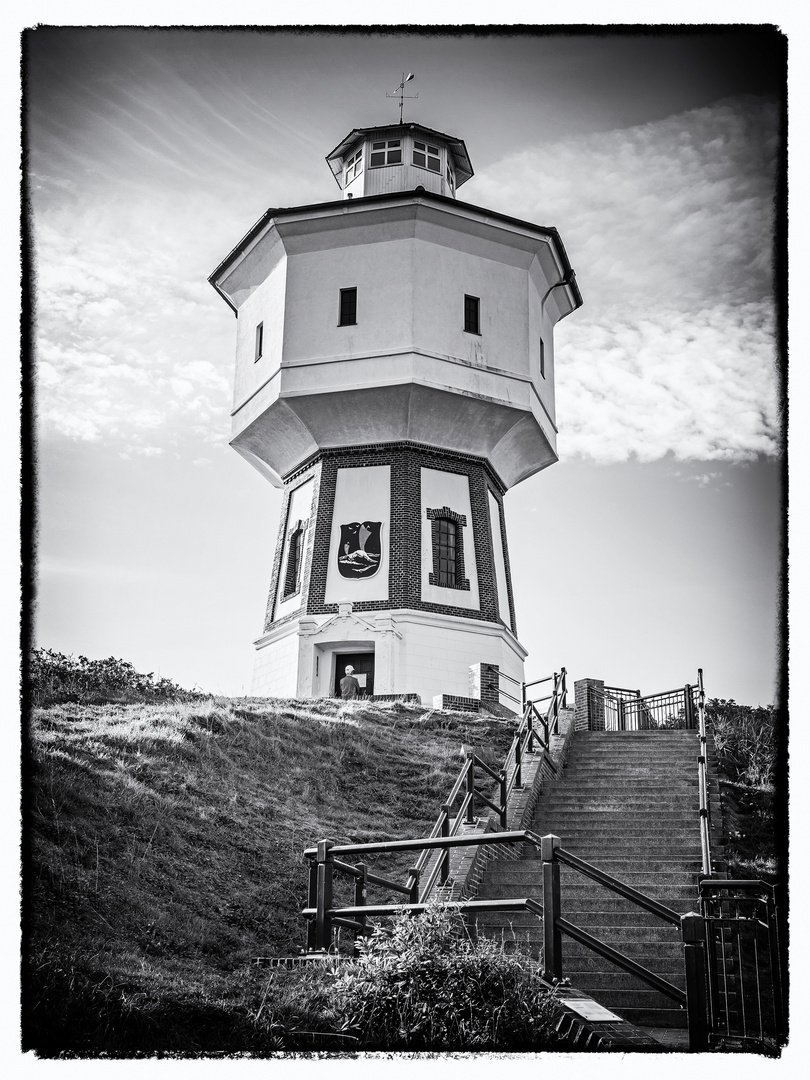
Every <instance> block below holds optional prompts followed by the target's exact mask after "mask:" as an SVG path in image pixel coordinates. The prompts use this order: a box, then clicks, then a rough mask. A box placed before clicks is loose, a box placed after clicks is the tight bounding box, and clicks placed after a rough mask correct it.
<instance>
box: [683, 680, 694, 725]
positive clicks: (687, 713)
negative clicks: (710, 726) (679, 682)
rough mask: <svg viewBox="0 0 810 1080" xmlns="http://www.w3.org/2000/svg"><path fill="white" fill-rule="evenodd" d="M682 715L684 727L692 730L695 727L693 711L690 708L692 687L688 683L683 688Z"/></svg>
mask: <svg viewBox="0 0 810 1080" xmlns="http://www.w3.org/2000/svg"><path fill="white" fill-rule="evenodd" d="M683 715H684V717H685V719H686V726H687V727H688V728H693V727H694V726H695V710H694V709H693V708H692V687H691V686H690V685H689V683H687V684H686V686H684V688H683Z"/></svg>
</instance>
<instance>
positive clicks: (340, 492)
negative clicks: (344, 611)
mask: <svg viewBox="0 0 810 1080" xmlns="http://www.w3.org/2000/svg"><path fill="white" fill-rule="evenodd" d="M390 519H391V467H390V465H367V466H365V467H361V468H355V469H338V473H337V484H336V487H335V508H334V511H333V513H332V535H331V539H330V541H329V567H328V569H327V572H326V597H325V601H326V603H327V604H337V603H339V602H340V601H343V600H351V601H353V602H354V601H358V600H387V599H388V565H389V557H388V543H389V538H390ZM352 521H361V522H362V521H381V522H382V530H381V550H382V557H381V559H380V568H379V570H377V572H376V574H374V576H373V577H368V578H364V579H359V580H352V579H350V578H345V577H343V576H342V575H341V573H340V571H339V570H338V565H337V557H338V548H339V546H340V527H341V525H347V524H348V523H349V522H352Z"/></svg>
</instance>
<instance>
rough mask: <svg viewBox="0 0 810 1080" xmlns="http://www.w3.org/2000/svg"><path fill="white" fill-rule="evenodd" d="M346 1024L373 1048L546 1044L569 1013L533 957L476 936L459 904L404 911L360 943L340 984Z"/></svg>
mask: <svg viewBox="0 0 810 1080" xmlns="http://www.w3.org/2000/svg"><path fill="white" fill-rule="evenodd" d="M333 1008H334V1012H335V1014H336V1018H337V1019H338V1020H339V1021H340V1026H341V1030H343V1031H344V1032H346V1033H350V1034H354V1035H356V1036H357V1038H358V1042H359V1045H360V1046H361V1047H363V1048H366V1049H387V1050H392V1049H400V1050H411V1051H413V1050H442V1051H449V1050H457V1051H458V1050H461V1051H464V1050H466V1051H471V1050H472V1051H485V1050H539V1049H541V1048H547V1047H548V1046H549V1045H550V1044H551V1043H553V1041H554V1021H555V1020H556V1019H557V1017H558V1016H559V1013H560V1006H559V1002H558V1000H557V998H556V996H555V994H554V992H553V991H552V990H550V989H549V988H548V987H547V986H545V985H544V984H543V983H542V982H541V980H540V977H539V972H538V969H537V966H536V965H535V964H534V963H533V962H532V961H531V960H530V959H529V958H528V957H526V956H521V955H517V954H515V953H509V954H507V953H506V952H505V951H504V950H503V948H502V947H501V946H500V945H499V944H498V943H497V942H495V941H492V940H490V939H486V938H485V939H481V940H478V941H473V940H472V939H471V937H470V935H469V933H468V930H467V926H466V923H465V921H464V919H463V917H462V916H461V915H460V914H459V912H458V911H456V910H453V909H447V908H441V907H439V906H438V905H435V906H432V907H430V908H428V910H427V911H426V912H425V913H424V914H423V915H419V916H416V917H411V916H408V915H404V914H403V915H401V916H397V917H395V918H394V919H393V920H391V922H390V924H389V925H388V926H387V927H384V928H378V929H376V930H375V931H374V933H373V935H372V936H371V937H370V938H366V939H364V941H363V942H362V943H361V946H360V957H359V959H358V960H357V961H356V963H354V964H347V965H346V969H345V971H344V973H343V974H341V975H340V976H339V978H337V979H336V980H335V984H334V1006H333Z"/></svg>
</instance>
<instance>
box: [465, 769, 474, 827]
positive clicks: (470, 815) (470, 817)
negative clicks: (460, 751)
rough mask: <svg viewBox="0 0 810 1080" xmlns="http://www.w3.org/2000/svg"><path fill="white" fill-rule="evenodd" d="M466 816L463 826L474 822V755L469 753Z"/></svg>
mask: <svg viewBox="0 0 810 1080" xmlns="http://www.w3.org/2000/svg"><path fill="white" fill-rule="evenodd" d="M467 794H468V795H469V799H468V800H467V816H466V817H465V818H464V824H465V825H472V824H473V823H474V822H475V755H474V754H473V753H472V752H470V754H469V756H468V758H467Z"/></svg>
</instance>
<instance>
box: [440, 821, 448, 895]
mask: <svg viewBox="0 0 810 1080" xmlns="http://www.w3.org/2000/svg"><path fill="white" fill-rule="evenodd" d="M440 835H441V836H449V835H450V806H449V804H448V803H443V804H442V827H441V833H440ZM439 857H440V859H441V866H440V868H439V884H440V885H445V884H446V883H447V878H448V877H449V876H450V848H442V849H441V854H440V856H439Z"/></svg>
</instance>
